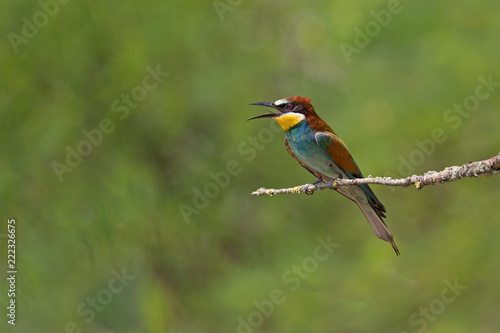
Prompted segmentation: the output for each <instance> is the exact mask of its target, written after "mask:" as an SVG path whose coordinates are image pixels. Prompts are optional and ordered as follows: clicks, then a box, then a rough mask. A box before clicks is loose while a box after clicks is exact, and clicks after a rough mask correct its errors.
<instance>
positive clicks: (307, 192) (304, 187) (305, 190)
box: [301, 183, 314, 195]
mask: <svg viewBox="0 0 500 333" xmlns="http://www.w3.org/2000/svg"><path fill="white" fill-rule="evenodd" d="M311 185H314V183H312V184H305V185H302V188H301V189H302V192H304V193H305V194H307V195H313V194H314V190H309V186H311Z"/></svg>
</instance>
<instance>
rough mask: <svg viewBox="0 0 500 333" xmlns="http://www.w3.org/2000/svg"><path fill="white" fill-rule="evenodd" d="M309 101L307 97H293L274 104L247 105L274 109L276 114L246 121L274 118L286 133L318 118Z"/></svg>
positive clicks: (268, 114)
mask: <svg viewBox="0 0 500 333" xmlns="http://www.w3.org/2000/svg"><path fill="white" fill-rule="evenodd" d="M310 101H311V99H310V98H307V97H300V96H293V97H286V98H282V99H279V100H277V101H276V102H274V103H270V102H258V103H252V104H249V105H263V106H267V107H270V108H273V109H275V110H276V112H271V113H266V114H263V115H260V116H257V117H253V118H250V119H248V120H252V119H258V118H274V119H275V120H276V121H277V122H278V124H280V126H281V128H283V130H284V131H285V132H286V131H288V130H289V129H290V128H292V127H294V126H296V125H297V124H299V123H300V122H302V121H304V120H307V121H310V119H314V118H317V117H318V116H317V115H316V112H315V111H314V108H313V106H312V105H311V103H310Z"/></svg>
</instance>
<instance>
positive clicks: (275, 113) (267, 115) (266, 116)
mask: <svg viewBox="0 0 500 333" xmlns="http://www.w3.org/2000/svg"><path fill="white" fill-rule="evenodd" d="M248 105H263V106H267V107H269V108H273V109H277V110H278V108H277V107H276V105H274V103H269V102H257V103H251V104H248ZM278 111H279V110H278ZM280 115H281V112H274V113H265V114H263V115H260V116H256V117H252V118H250V119H247V120H252V119H258V118H274V117H279V116H280Z"/></svg>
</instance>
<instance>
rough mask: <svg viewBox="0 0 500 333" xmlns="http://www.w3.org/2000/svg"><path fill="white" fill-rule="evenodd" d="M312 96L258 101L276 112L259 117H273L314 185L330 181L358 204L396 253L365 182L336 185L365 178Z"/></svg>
mask: <svg viewBox="0 0 500 333" xmlns="http://www.w3.org/2000/svg"><path fill="white" fill-rule="evenodd" d="M310 101H311V99H309V98H306V97H300V96H293V97H287V98H283V99H280V100H277V101H276V102H274V103H269V102H259V103H252V104H250V105H263V106H267V107H270V108H273V109H275V110H276V111H277V112H273V113H268V114H263V115H261V116H257V117H253V118H250V119H248V120H252V119H257V118H268V117H270V118H274V119H275V120H276V121H277V122H278V124H279V125H280V126H281V127H282V128H283V130H284V131H285V133H286V139H285V147H286V150H287V151H288V153H289V154H290V155H292V157H293V158H294V159H295V160H296V161H297V162H299V164H300V165H301V166H303V167H304V168H305V169H307V170H308V171H309V172H311V173H312V174H313V175H314V176H315V177H317V180H316V181H315V182H314V183H313V184H318V183H320V182H328V184H329V185H330V187H331V188H333V189H335V190H336V191H337V192H339V193H340V194H343V195H344V196H346V197H347V198H349V199H351V200H352V201H354V202H355V203H357V204H358V206H359V208H360V209H361V211H362V212H363V214H365V216H366V218H367V220H368V222H370V225H371V226H372V228H373V231H374V232H375V235H377V237H378V238H380V239H383V240H385V241H386V242H389V243H391V245H392V247H393V249H394V251H395V252H396V255H399V250H398V248H397V246H396V243H394V238H393V236H392V234H391V232H390V231H389V229H388V228H387V226H386V225H385V223H384V221H383V220H382V218H383V217H385V215H384V213H385V211H386V210H385V207H384V205H382V203H381V202H380V200H379V199H378V198H377V197H376V196H375V194H374V193H373V191H372V190H371V189H370V187H369V186H368V185H366V184H363V185H355V186H343V187H338V188H336V187H335V186H334V185H333V182H334V181H335V179H337V178H347V179H353V178H363V175H362V174H361V171H360V170H359V168H358V166H357V164H356V162H354V159H353V158H352V156H351V153H350V152H349V150H348V149H347V147H346V145H345V144H344V142H343V141H342V140H341V139H340V138H339V137H338V136H337V135H336V134H335V132H334V131H333V130H332V128H331V127H330V126H328V124H327V123H325V122H324V121H323V120H322V119H321V118H320V117H319V116H318V115H317V114H316V112H315V111H314V107H313V106H312V105H311V103H310Z"/></svg>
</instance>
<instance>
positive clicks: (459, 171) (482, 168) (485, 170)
mask: <svg viewBox="0 0 500 333" xmlns="http://www.w3.org/2000/svg"><path fill="white" fill-rule="evenodd" d="M499 171H500V154H499V155H497V156H494V157H492V158H489V159H487V160H484V161H477V162H469V163H467V164H465V165H462V166H460V167H458V166H452V167H448V168H445V169H444V170H443V171H439V172H436V171H428V172H426V173H425V174H423V175H420V176H417V175H413V176H410V177H406V178H401V179H392V178H391V177H371V176H369V177H367V178H356V179H337V180H336V181H334V183H333V186H334V188H337V187H340V186H352V185H361V184H380V185H387V186H403V187H407V186H410V185H415V186H416V187H417V190H421V189H422V188H423V187H424V186H426V185H435V184H440V183H446V182H454V181H456V180H459V179H462V178H467V177H487V176H491V175H493V174H495V173H497V172H499ZM325 188H330V187H329V186H328V184H325V183H321V184H316V185H312V184H305V185H299V186H295V187H290V188H282V189H266V188H264V187H261V188H259V189H258V190H256V191H254V192H252V195H269V196H272V195H276V194H298V193H307V194H313V193H314V191H319V190H324V189H325Z"/></svg>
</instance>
